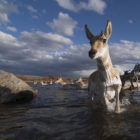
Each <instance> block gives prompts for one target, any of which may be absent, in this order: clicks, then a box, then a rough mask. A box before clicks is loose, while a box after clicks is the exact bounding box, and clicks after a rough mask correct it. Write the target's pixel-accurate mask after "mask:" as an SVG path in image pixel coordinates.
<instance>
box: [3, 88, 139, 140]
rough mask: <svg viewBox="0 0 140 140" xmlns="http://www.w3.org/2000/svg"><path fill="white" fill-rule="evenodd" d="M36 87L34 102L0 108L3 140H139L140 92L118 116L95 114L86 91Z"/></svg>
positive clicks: (96, 111)
mask: <svg viewBox="0 0 140 140" xmlns="http://www.w3.org/2000/svg"><path fill="white" fill-rule="evenodd" d="M32 86H33V85H32ZM33 87H34V88H36V89H38V90H39V95H38V97H37V98H36V99H34V100H33V101H32V102H30V103H26V104H20V105H0V140H53V139H54V140H100V139H104V140H115V139H116V140H117V139H118V140H131V139H132V140H139V139H140V92H135V93H132V94H131V96H130V97H129V98H130V100H131V102H132V104H131V105H129V106H128V107H127V111H125V112H123V113H121V114H120V115H116V114H114V113H106V112H103V111H100V110H93V109H92V107H91V106H90V104H89V97H88V92H87V91H86V90H63V89H60V88H56V87H53V86H50V87H49V86H46V87H42V86H40V85H37V86H33Z"/></svg>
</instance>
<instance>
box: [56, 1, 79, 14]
mask: <svg viewBox="0 0 140 140" xmlns="http://www.w3.org/2000/svg"><path fill="white" fill-rule="evenodd" d="M56 1H57V2H58V4H59V6H61V7H63V8H65V9H68V10H71V11H74V12H76V11H78V10H79V8H78V7H76V3H74V1H72V0H56Z"/></svg>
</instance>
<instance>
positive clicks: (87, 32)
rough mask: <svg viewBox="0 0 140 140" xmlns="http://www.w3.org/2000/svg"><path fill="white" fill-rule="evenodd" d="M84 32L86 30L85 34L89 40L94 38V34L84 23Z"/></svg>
mask: <svg viewBox="0 0 140 140" xmlns="http://www.w3.org/2000/svg"><path fill="white" fill-rule="evenodd" d="M85 32H86V35H87V38H88V39H89V40H91V39H93V38H94V35H93V34H92V33H91V32H90V30H89V29H88V25H87V24H85Z"/></svg>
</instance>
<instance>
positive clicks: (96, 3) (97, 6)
mask: <svg viewBox="0 0 140 140" xmlns="http://www.w3.org/2000/svg"><path fill="white" fill-rule="evenodd" d="M56 1H57V2H58V4H59V6H61V7H63V8H65V9H68V10H71V11H73V12H77V11H79V10H82V9H84V10H91V11H95V12H97V13H98V14H103V13H104V10H105V8H106V7H107V5H106V3H105V2H104V1H103V0H88V2H83V1H80V2H79V3H75V2H74V0H56Z"/></svg>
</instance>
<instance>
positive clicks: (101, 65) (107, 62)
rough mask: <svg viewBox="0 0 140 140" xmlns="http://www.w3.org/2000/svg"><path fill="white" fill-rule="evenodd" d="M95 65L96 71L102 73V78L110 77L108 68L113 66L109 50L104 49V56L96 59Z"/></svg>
mask: <svg viewBox="0 0 140 140" xmlns="http://www.w3.org/2000/svg"><path fill="white" fill-rule="evenodd" d="M97 66H98V71H99V72H100V73H101V74H102V75H103V77H104V79H108V78H109V77H110V70H111V69H112V67H113V66H112V61H111V58H110V55H109V50H106V52H105V54H104V56H102V57H100V58H98V59H97ZM109 79H110V78H109Z"/></svg>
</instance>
